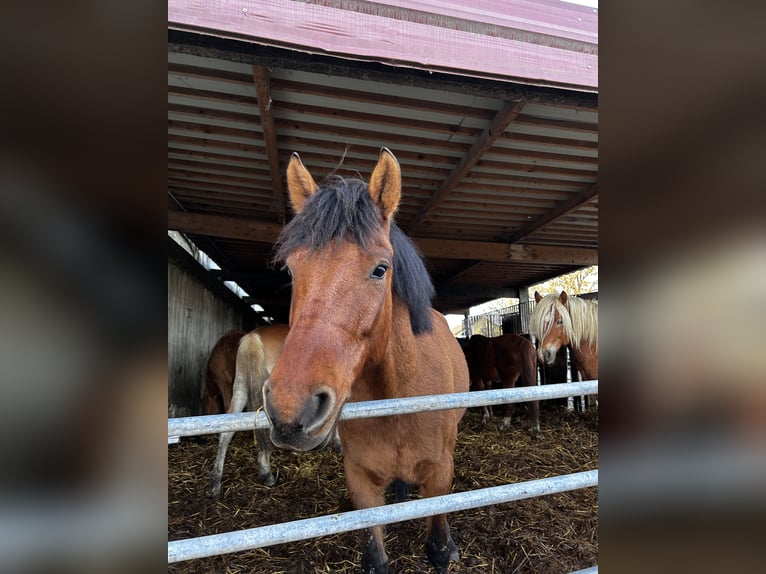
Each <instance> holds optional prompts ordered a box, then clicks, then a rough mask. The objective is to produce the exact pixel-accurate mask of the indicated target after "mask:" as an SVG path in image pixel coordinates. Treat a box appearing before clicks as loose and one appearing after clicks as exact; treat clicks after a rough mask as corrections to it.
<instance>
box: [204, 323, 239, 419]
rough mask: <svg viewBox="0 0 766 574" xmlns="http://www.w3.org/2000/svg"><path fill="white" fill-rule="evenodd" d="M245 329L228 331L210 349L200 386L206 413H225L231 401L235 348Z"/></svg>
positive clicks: (235, 356)
mask: <svg viewBox="0 0 766 574" xmlns="http://www.w3.org/2000/svg"><path fill="white" fill-rule="evenodd" d="M244 336H245V331H229V332H228V333H226V334H225V335H223V336H222V337H221V338H220V339H218V342H217V343H216V344H215V345H214V346H213V350H212V351H210V357H209V358H208V360H207V364H206V365H205V384H204V385H203V386H202V404H203V405H204V409H205V414H206V415H219V414H221V413H225V412H226V411H227V410H228V408H229V403H230V402H231V389H232V387H233V386H234V371H235V369H236V364H237V349H238V348H239V341H240V339H241V338H242V337H244Z"/></svg>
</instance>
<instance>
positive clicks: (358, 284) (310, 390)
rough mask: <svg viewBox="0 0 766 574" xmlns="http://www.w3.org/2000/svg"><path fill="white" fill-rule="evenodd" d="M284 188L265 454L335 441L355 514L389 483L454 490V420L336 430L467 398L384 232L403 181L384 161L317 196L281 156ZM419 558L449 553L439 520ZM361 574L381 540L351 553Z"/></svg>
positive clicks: (421, 279)
mask: <svg viewBox="0 0 766 574" xmlns="http://www.w3.org/2000/svg"><path fill="white" fill-rule="evenodd" d="M287 185H288V190H289V193H290V200H291V202H292V206H293V209H294V211H295V212H296V216H295V218H294V219H293V220H292V221H290V223H288V224H287V225H286V226H285V228H284V229H283V231H282V234H281V236H280V239H279V242H278V245H277V253H276V259H277V261H279V262H282V263H284V264H285V265H286V266H287V269H288V270H289V271H290V273H291V275H292V280H293V287H292V303H291V307H290V332H289V333H288V335H287V339H285V346H284V348H283V350H282V355H281V357H280V358H279V361H277V364H276V366H275V367H274V370H273V371H272V373H271V377H270V378H269V380H268V381H267V382H266V384H265V386H264V390H263V392H264V408H265V411H266V414H267V415H268V417H269V419H270V421H271V424H272V429H271V438H272V441H273V442H274V444H275V445H277V446H283V447H289V448H293V449H295V450H308V449H312V448H314V447H316V446H317V445H321V444H323V443H326V442H327V441H328V440H329V439H330V437H331V436H332V431H333V429H334V428H335V427H336V426H338V427H339V428H340V439H341V443H342V445H343V466H344V471H345V480H346V486H347V488H348V492H349V495H350V497H351V501H352V503H353V505H354V507H355V508H357V509H360V508H369V507H373V506H379V505H382V504H384V503H385V497H384V494H385V490H386V487H387V486H388V485H389V484H391V483H392V482H393V481H395V480H400V481H404V482H405V483H409V484H415V485H417V486H419V487H420V493H421V495H422V496H423V497H430V496H436V495H443V494H447V493H448V492H449V491H450V489H451V488H452V477H453V471H454V462H453V451H454V448H455V440H456V435H457V427H458V423H459V421H460V419H461V418H462V416H463V413H464V412H465V409H453V410H443V411H432V412H420V413H415V414H407V415H395V416H389V417H378V418H367V419H356V420H347V421H342V422H340V423H339V421H338V416H339V415H340V412H341V409H342V408H343V405H344V404H345V403H346V402H350V401H368V400H373V399H388V398H394V397H411V396H416V395H435V394H442V393H453V392H466V391H468V367H467V366H466V362H465V359H464V358H463V353H462V351H461V350H460V346H459V345H458V343H457V341H456V340H455V338H454V337H453V336H452V333H451V332H450V330H449V327H448V325H447V321H446V320H445V318H444V317H443V316H442V315H441V314H439V313H437V312H436V311H435V310H434V309H432V308H431V303H430V302H431V298H432V297H433V294H434V289H433V285H432V283H431V279H430V277H429V276H428V272H427V271H426V268H425V265H424V264H423V261H422V258H421V256H420V254H419V253H418V252H417V250H416V248H415V246H414V245H413V243H412V242H411V241H410V240H409V238H408V237H407V236H406V235H405V234H404V232H402V231H401V230H400V229H399V228H398V227H397V226H396V224H395V223H394V222H393V219H392V216H393V214H394V212H395V211H396V209H397V206H398V204H399V199H400V195H401V171H400V168H399V163H398V161H397V160H396V158H395V157H394V155H393V154H392V153H391V152H390V151H389V150H388V149H386V148H383V149H382V150H381V153H380V158H379V160H378V162H377V164H376V166H375V168H374V170H373V172H372V176H371V178H370V183H369V186H368V185H367V184H365V183H364V182H363V181H361V180H358V179H344V178H341V177H331V178H328V180H327V181H325V182H324V184H323V185H322V186H321V187H320V186H318V185H317V184H316V183H315V182H314V179H313V178H312V177H311V175H310V174H309V172H308V170H307V169H306V168H305V167H304V165H303V163H302V162H301V160H300V158H299V157H298V155H297V154H295V153H294V154H293V155H292V157H291V158H290V162H289V165H288V167H287ZM427 525H428V528H427V530H428V533H427V537H426V552H427V554H428V557H429V559H430V561H431V563H432V564H433V565H434V567H435V569H436V571H437V572H446V571H447V569H448V566H449V561H450V560H457V559H458V549H457V547H456V545H455V543H454V542H453V540H452V537H451V536H450V530H449V525H448V524H447V517H446V515H445V514H439V515H437V516H433V517H429V518H428V519H427ZM363 546H364V555H363V559H362V570H363V571H364V572H375V573H382V572H387V571H388V557H387V555H386V552H385V547H384V529H383V527H382V526H373V527H371V528H370V529H369V537H368V538H367V540H366V542H364V543H363Z"/></svg>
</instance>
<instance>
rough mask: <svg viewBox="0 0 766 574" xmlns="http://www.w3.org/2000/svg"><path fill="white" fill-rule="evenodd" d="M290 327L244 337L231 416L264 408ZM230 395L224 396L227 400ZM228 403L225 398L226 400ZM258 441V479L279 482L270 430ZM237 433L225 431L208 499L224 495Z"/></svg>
mask: <svg viewBox="0 0 766 574" xmlns="http://www.w3.org/2000/svg"><path fill="white" fill-rule="evenodd" d="M287 331H288V327H287V325H269V326H267V327H260V328H258V329H255V330H254V331H251V332H249V333H248V334H247V335H245V336H244V337H242V338H241V340H240V342H239V346H238V349H237V354H236V368H235V372H236V375H235V376H234V384H233V388H232V390H231V391H230V393H229V395H230V403H229V406H228V409H227V410H226V412H227V413H240V412H242V411H243V410H244V409H245V407H247V409H248V410H250V411H254V410H257V409H258V408H259V407H260V406H261V405H262V393H261V388H262V387H263V382H264V381H265V380H266V379H267V378H268V376H269V373H271V371H272V369H273V368H274V365H275V364H276V362H277V359H278V358H279V353H280V352H281V350H282V345H283V343H284V341H285V337H286V336H287ZM225 396H226V394H225V393H224V397H225ZM224 400H225V398H224ZM255 435H256V439H257V442H258V479H259V480H260V481H261V482H262V483H263V484H266V485H268V486H271V485H273V484H274V483H275V482H276V479H275V478H274V475H273V474H272V472H271V464H270V463H271V450H272V444H271V440H270V439H269V431H268V429H261V430H256V431H255ZM233 436H234V433H233V432H223V433H221V435H220V438H219V441H218V455H217V456H216V459H215V462H214V463H213V470H212V471H211V472H210V483H209V485H208V488H207V495H208V496H218V495H219V494H220V493H221V477H222V476H223V465H224V462H225V460H226V449H227V448H228V447H229V443H230V442H231V439H232V437H233Z"/></svg>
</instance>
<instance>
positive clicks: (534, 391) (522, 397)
mask: <svg viewBox="0 0 766 574" xmlns="http://www.w3.org/2000/svg"><path fill="white" fill-rule="evenodd" d="M596 393H598V381H597V380H592V381H578V382H572V383H559V384H555V385H539V386H534V387H517V388H514V389H494V390H489V391H474V392H469V393H452V394H447V395H428V396H420V397H409V398H399V399H385V400H380V401H366V402H361V403H347V404H346V405H344V406H343V410H342V411H341V414H340V420H350V419H360V418H367V417H383V416H390V415H395V414H409V413H414V412H419V411H425V410H430V411H436V410H447V409H457V408H467V407H480V406H484V405H501V404H506V403H524V402H528V401H538V400H547V399H555V398H561V397H569V396H577V395H593V394H596ZM270 426H271V425H270V424H269V420H268V418H267V417H266V414H265V413H263V412H257V413H254V412H243V413H236V414H225V415H204V416H196V417H181V418H173V419H168V439H169V441H170V440H175V437H182V436H195V435H203V434H217V433H222V432H231V431H248V430H253V428H259V429H262V428H269V427H270Z"/></svg>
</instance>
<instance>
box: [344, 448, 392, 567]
mask: <svg viewBox="0 0 766 574" xmlns="http://www.w3.org/2000/svg"><path fill="white" fill-rule="evenodd" d="M344 462H345V464H344V467H345V474H346V488H347V489H348V493H349V496H350V497H351V503H352V504H353V506H354V508H356V509H357V510H359V509H362V508H371V507H373V506H383V505H384V504H385V502H386V499H385V487H386V485H383V484H378V483H377V482H373V481H372V479H371V476H370V474H368V473H367V472H366V471H365V469H364V468H362V467H361V466H359V465H357V464H354V463H353V462H350V461H348V460H346V461H344ZM365 535H366V536H367V539H366V541H365V540H364V539H363V542H362V545H363V546H364V554H363V556H362V572H363V573H364V574H388V556H387V555H386V547H385V542H384V538H383V537H384V536H385V530H384V528H383V527H382V526H372V527H370V528H368V529H367V530H366V531H365Z"/></svg>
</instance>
